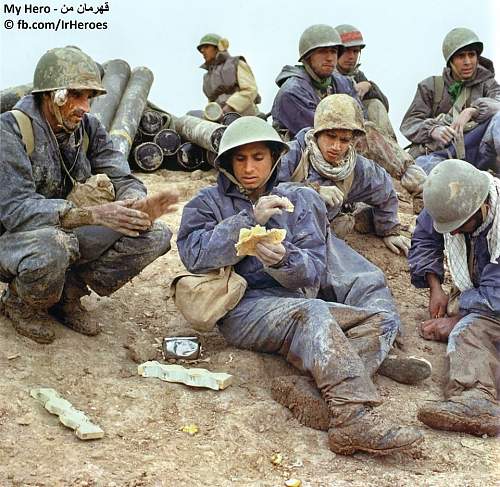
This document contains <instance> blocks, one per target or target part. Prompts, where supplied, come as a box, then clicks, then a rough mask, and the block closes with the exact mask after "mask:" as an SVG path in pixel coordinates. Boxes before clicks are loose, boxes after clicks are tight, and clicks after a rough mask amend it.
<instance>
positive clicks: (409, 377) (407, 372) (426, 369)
mask: <svg viewBox="0 0 500 487" xmlns="http://www.w3.org/2000/svg"><path fill="white" fill-rule="evenodd" d="M377 372H378V373H379V374H381V375H384V376H386V377H389V378H390V379H392V380H395V381H397V382H400V383H401V384H418V383H419V382H422V381H423V380H425V379H427V378H429V377H430V376H431V374H432V365H431V363H430V362H429V361H428V360H425V359H423V358H420V357H413V356H409V357H406V356H398V355H392V354H391V355H388V356H387V358H386V359H385V360H384V361H383V362H382V365H381V366H380V367H379V369H378V371H377Z"/></svg>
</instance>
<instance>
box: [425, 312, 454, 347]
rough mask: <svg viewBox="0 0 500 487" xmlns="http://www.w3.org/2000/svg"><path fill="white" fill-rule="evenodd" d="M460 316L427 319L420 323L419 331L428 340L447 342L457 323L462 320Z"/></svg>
mask: <svg viewBox="0 0 500 487" xmlns="http://www.w3.org/2000/svg"><path fill="white" fill-rule="evenodd" d="M460 319H461V317H460V316H452V317H450V318H436V319H433V320H427V321H424V322H423V323H421V324H420V328H419V333H420V336H421V337H422V338H425V339H426V340H436V341H437V342H446V341H448V337H449V336H450V333H451V332H452V330H453V328H455V325H456V324H457V323H458V322H459V321H460Z"/></svg>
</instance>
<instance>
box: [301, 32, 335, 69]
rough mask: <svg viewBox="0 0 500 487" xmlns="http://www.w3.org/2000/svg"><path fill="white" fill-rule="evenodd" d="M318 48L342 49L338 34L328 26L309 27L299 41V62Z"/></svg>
mask: <svg viewBox="0 0 500 487" xmlns="http://www.w3.org/2000/svg"><path fill="white" fill-rule="evenodd" d="M320 47H342V41H341V40H340V36H339V34H338V32H337V31H336V30H335V29H334V28H333V27H331V26H330V25H326V24H315V25H311V26H310V27H308V28H307V29H306V30H305V31H304V32H303V33H302V35H301V36H300V40H299V61H302V60H303V59H304V58H305V57H306V56H307V55H308V54H310V53H311V51H312V50H314V49H318V48H320Z"/></svg>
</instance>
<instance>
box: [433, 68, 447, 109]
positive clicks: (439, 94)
mask: <svg viewBox="0 0 500 487" xmlns="http://www.w3.org/2000/svg"><path fill="white" fill-rule="evenodd" d="M443 93H444V78H443V77H442V76H434V98H433V100H432V116H433V117H435V116H436V112H437V109H438V106H439V104H440V103H441V100H442V99H443Z"/></svg>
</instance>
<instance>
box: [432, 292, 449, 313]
mask: <svg viewBox="0 0 500 487" xmlns="http://www.w3.org/2000/svg"><path fill="white" fill-rule="evenodd" d="M448 299H449V296H448V295H447V294H446V293H445V292H444V291H443V288H442V287H441V285H440V284H439V285H436V286H433V287H431V294H430V298H429V316H430V317H431V318H444V316H445V315H446V309H447V308H448Z"/></svg>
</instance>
